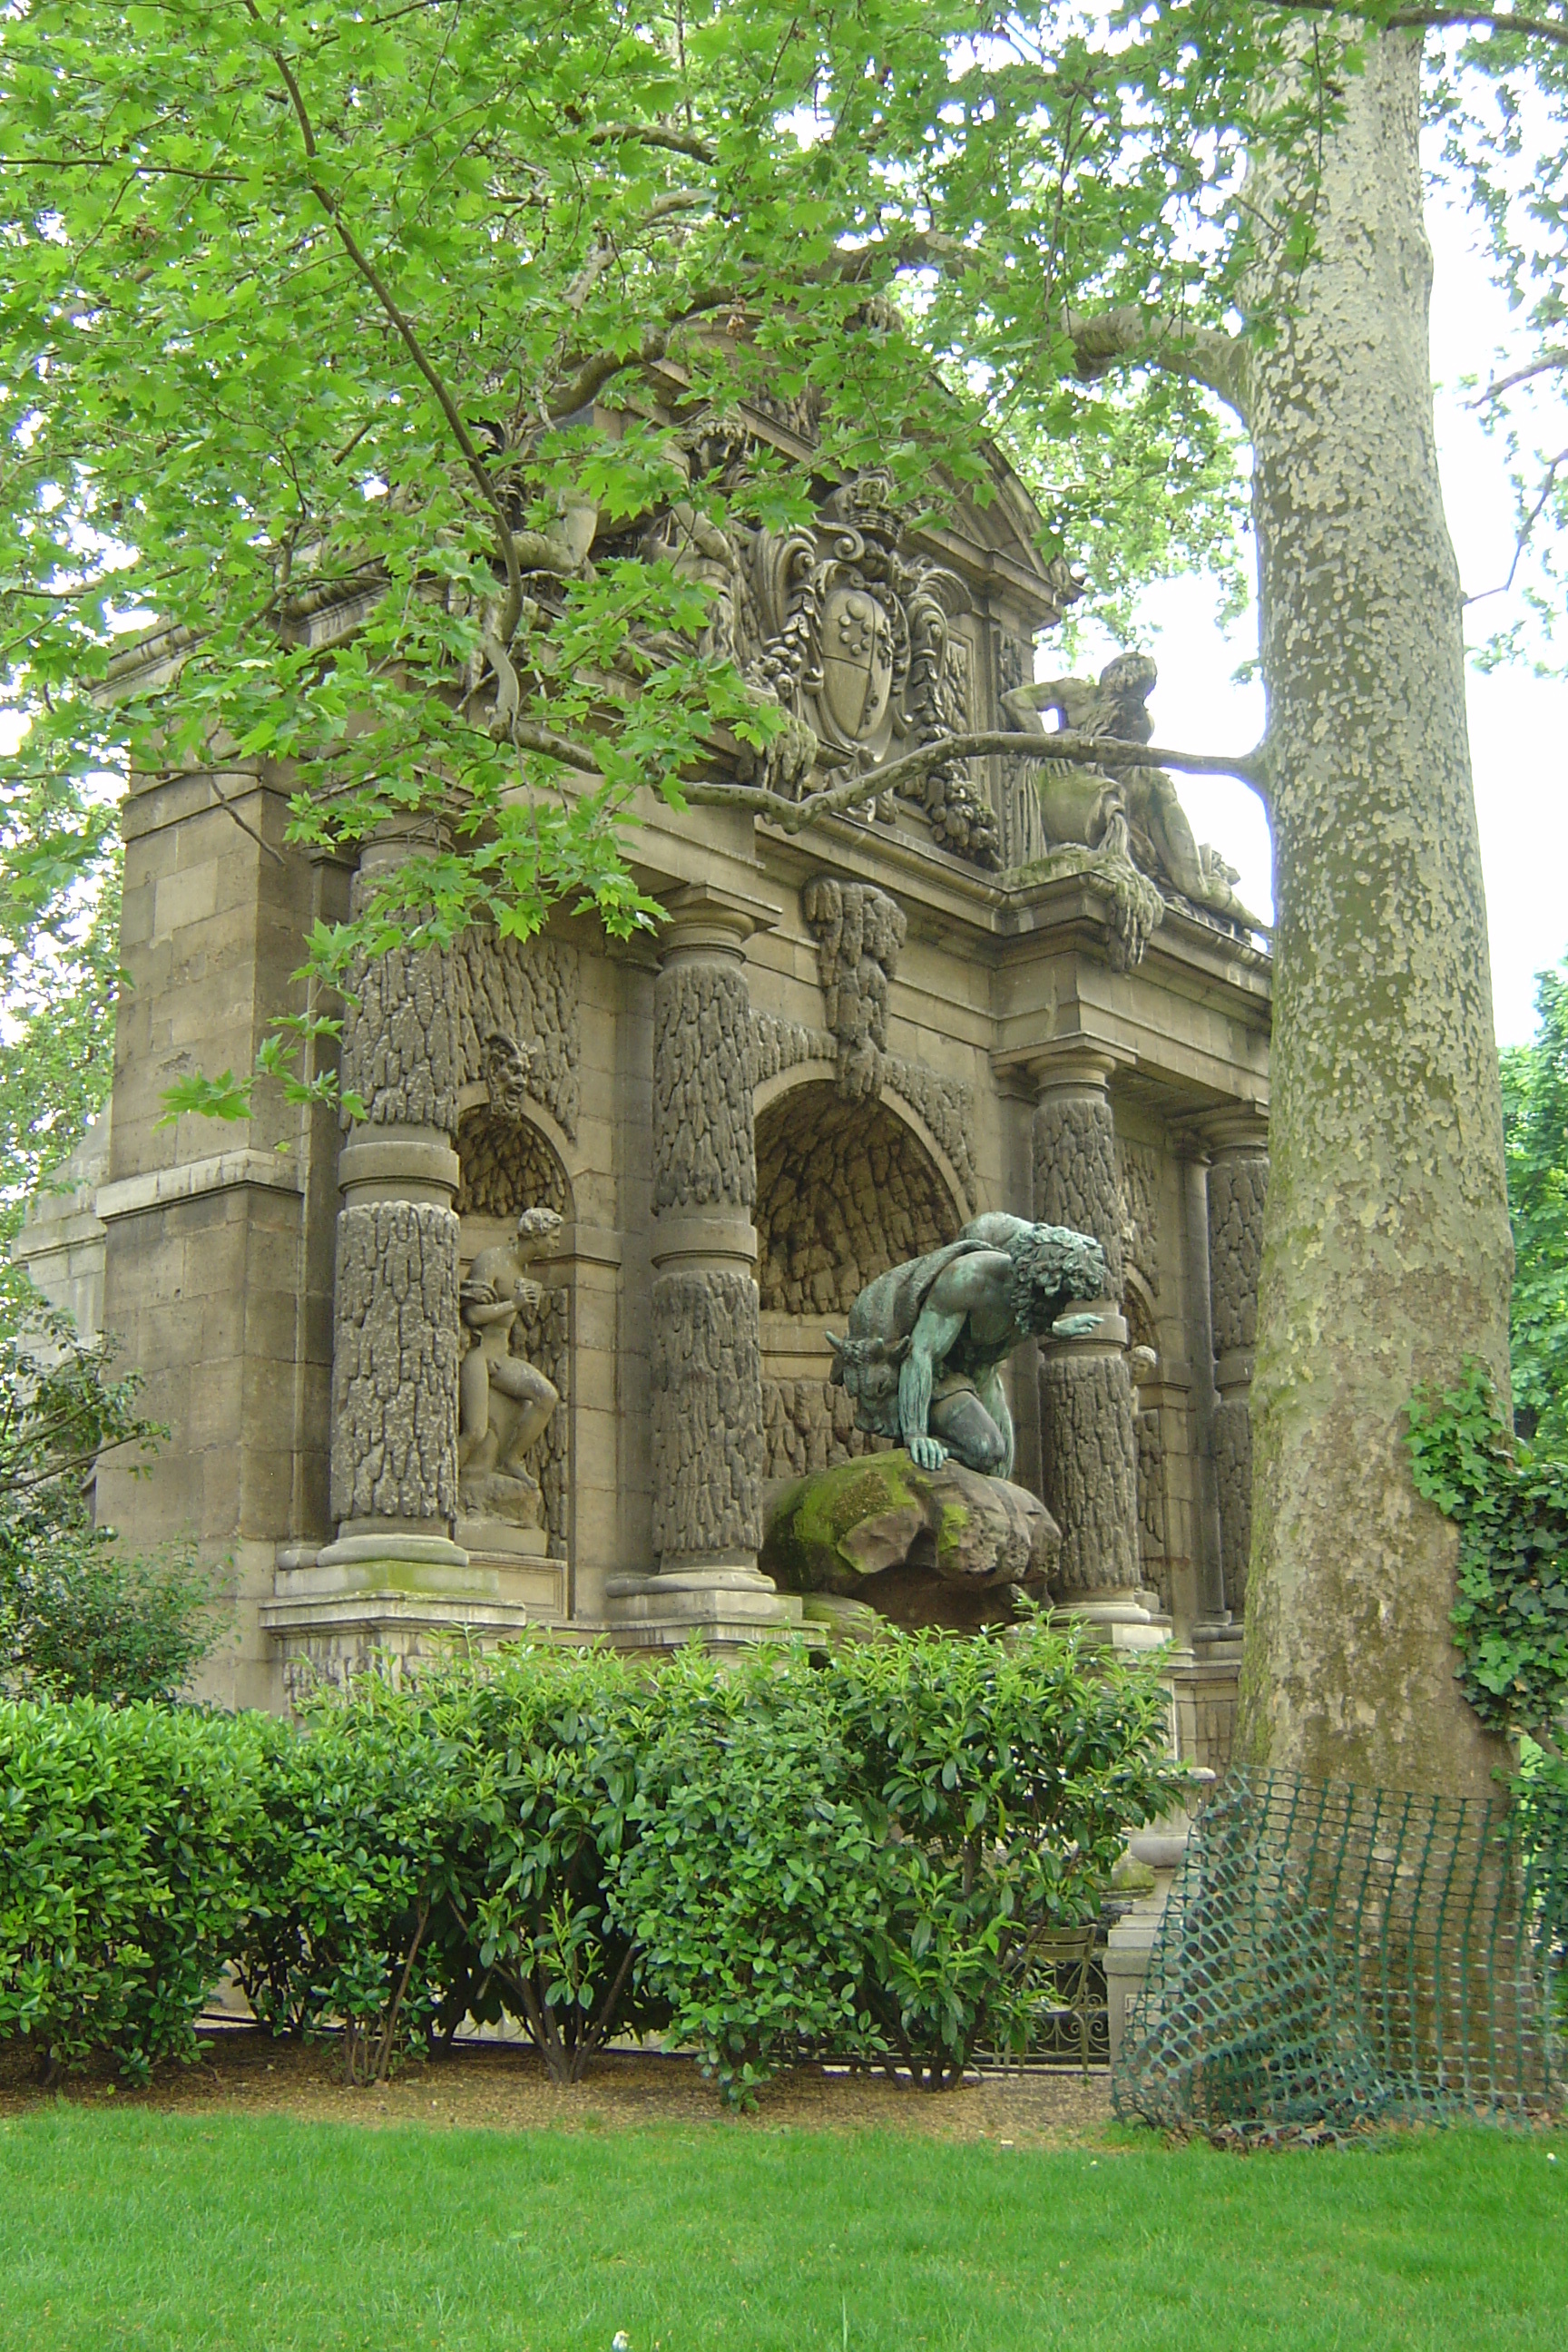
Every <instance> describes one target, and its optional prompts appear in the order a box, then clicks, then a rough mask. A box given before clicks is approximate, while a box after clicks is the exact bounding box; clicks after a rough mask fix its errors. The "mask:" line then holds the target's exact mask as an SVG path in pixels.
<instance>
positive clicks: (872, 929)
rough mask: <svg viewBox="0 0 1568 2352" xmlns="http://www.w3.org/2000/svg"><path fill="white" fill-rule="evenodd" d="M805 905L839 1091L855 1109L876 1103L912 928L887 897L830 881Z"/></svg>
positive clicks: (821, 880)
mask: <svg viewBox="0 0 1568 2352" xmlns="http://www.w3.org/2000/svg"><path fill="white" fill-rule="evenodd" d="M800 905H801V912H802V914H803V915H804V916H805V922H806V927H807V929H809V930H810V932H811V934H812V936H813V938H814V939H815V940H816V973H817V978H818V980H819V981H820V982H821V983H822V992H823V995H824V997H825V998H826V1008H827V1026H828V1028H829V1030H830V1031H831V1032H832V1034H833V1037H834V1039H835V1042H836V1044H837V1061H838V1091H839V1093H840V1094H841V1095H843V1096H844V1097H846V1099H847V1100H848V1101H850V1102H865V1101H868V1100H869V1101H875V1099H876V1097H878V1096H879V1094H880V1093H881V1091H882V1076H883V1071H884V1068H885V1066H886V1061H887V1053H888V996H889V990H890V989H891V987H892V983H893V979H894V975H895V974H896V973H897V971H898V969H899V954H900V950H901V949H902V947H903V944H904V939H905V935H906V933H907V931H908V929H909V924H908V921H907V919H906V918H905V915H904V910H903V908H901V907H900V904H899V902H898V900H897V899H896V898H889V896H888V893H887V892H886V891H885V890H877V889H873V888H872V887H871V886H870V884H869V883H866V882H841V881H839V880H838V878H837V876H835V875H832V874H818V875H816V876H814V877H813V878H812V880H811V881H809V882H808V883H807V884H806V886H805V889H804V890H803V891H802V892H801V894H800Z"/></svg>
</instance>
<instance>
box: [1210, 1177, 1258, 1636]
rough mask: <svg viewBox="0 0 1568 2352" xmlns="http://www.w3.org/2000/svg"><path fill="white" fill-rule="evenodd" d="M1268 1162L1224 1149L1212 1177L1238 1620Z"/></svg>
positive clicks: (1213, 1292) (1225, 1554)
mask: <svg viewBox="0 0 1568 2352" xmlns="http://www.w3.org/2000/svg"><path fill="white" fill-rule="evenodd" d="M1208 1199H1209V1313H1210V1320H1211V1324H1212V1328H1213V1331H1214V1350H1215V1372H1216V1376H1217V1379H1218V1383H1219V1402H1218V1404H1217V1405H1216V1407H1215V1420H1214V1464H1215V1486H1216V1489H1217V1491H1218V1497H1219V1526H1220V1560H1221V1566H1222V1569H1223V1571H1224V1578H1225V1600H1226V1608H1227V1609H1228V1610H1229V1611H1230V1612H1231V1614H1232V1615H1233V1616H1236V1617H1239V1616H1240V1615H1241V1614H1242V1612H1243V1610H1244V1609H1245V1606H1246V1601H1247V1564H1248V1561H1249V1560H1250V1558H1251V1554H1252V1417H1251V1412H1250V1407H1249V1402H1248V1397H1249V1391H1250V1388H1251V1376H1252V1350H1253V1349H1254V1348H1255V1347H1256V1346H1257V1344H1258V1275H1259V1273H1260V1271H1261V1268H1262V1264H1263V1212H1264V1206H1265V1203H1266V1202H1267V1199H1268V1154H1267V1152H1266V1151H1264V1150H1262V1149H1261V1147H1260V1146H1259V1147H1258V1148H1253V1149H1247V1148H1243V1149H1241V1150H1235V1149H1229V1150H1226V1149H1222V1150H1219V1151H1217V1152H1216V1153H1215V1160H1214V1163H1213V1165H1212V1166H1211V1167H1210V1169H1209V1176H1208Z"/></svg>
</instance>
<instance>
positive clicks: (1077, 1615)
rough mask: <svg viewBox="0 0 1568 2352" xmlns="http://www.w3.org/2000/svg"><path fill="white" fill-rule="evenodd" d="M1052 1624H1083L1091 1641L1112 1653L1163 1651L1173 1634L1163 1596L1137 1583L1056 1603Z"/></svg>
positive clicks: (1084, 1593)
mask: <svg viewBox="0 0 1568 2352" xmlns="http://www.w3.org/2000/svg"><path fill="white" fill-rule="evenodd" d="M1051 1622H1052V1623H1053V1624H1057V1625H1061V1626H1063V1627H1064V1628H1065V1627H1067V1626H1068V1625H1081V1626H1082V1627H1083V1629H1084V1632H1085V1633H1086V1634H1087V1636H1088V1638H1089V1640H1090V1641H1091V1642H1097V1643H1104V1644H1105V1645H1106V1647H1107V1648H1109V1649H1112V1650H1159V1649H1163V1647H1164V1645H1165V1643H1167V1642H1168V1641H1169V1640H1170V1638H1171V1631H1172V1627H1171V1620H1170V1618H1169V1617H1167V1616H1166V1615H1165V1614H1164V1612H1163V1610H1162V1609H1161V1606H1160V1596H1159V1594H1158V1593H1157V1592H1149V1591H1145V1590H1144V1589H1143V1587H1142V1585H1136V1584H1123V1585H1115V1586H1102V1587H1101V1588H1100V1590H1099V1591H1091V1592H1075V1593H1073V1594H1072V1595H1071V1596H1070V1597H1069V1598H1068V1599H1067V1600H1065V1601H1058V1602H1057V1603H1056V1604H1055V1606H1054V1607H1053V1609H1052V1611H1051Z"/></svg>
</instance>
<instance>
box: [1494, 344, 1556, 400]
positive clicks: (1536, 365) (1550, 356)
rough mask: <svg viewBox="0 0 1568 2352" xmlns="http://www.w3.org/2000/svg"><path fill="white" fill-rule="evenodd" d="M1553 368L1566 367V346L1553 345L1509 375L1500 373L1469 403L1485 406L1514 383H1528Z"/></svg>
mask: <svg viewBox="0 0 1568 2352" xmlns="http://www.w3.org/2000/svg"><path fill="white" fill-rule="evenodd" d="M1554 368H1568V348H1560V347H1558V346H1556V345H1553V347H1552V349H1551V350H1550V351H1544V352H1542V354H1541V356H1540V358H1539V359H1533V360H1531V362H1530V364H1529V365H1528V367H1521V368H1515V369H1514V372H1513V373H1512V374H1511V375H1500V376H1499V378H1498V380H1497V382H1496V383H1489V384H1488V386H1487V388H1486V390H1485V392H1479V393H1478V394H1476V396H1475V398H1474V400H1472V401H1471V402H1470V406H1471V407H1472V408H1485V406H1486V405H1487V404H1488V402H1489V401H1492V400H1500V399H1501V398H1502V395H1503V394H1504V393H1505V392H1512V390H1513V389H1514V387H1515V385H1516V384H1521V383H1529V382H1530V380H1531V376H1537V375H1549V374H1550V373H1552V370H1553V369H1554Z"/></svg>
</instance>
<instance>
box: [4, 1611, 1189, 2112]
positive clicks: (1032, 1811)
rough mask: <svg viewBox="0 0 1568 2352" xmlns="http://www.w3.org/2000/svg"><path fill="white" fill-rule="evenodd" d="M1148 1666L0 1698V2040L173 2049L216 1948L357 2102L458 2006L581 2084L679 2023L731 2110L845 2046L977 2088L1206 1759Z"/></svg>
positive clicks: (941, 1655)
mask: <svg viewBox="0 0 1568 2352" xmlns="http://www.w3.org/2000/svg"><path fill="white" fill-rule="evenodd" d="M1165 1710H1166V1701H1165V1696H1164V1694H1163V1691H1162V1690H1161V1688H1160V1686H1159V1685H1158V1683H1157V1682H1156V1681H1155V1679H1154V1677H1153V1675H1152V1672H1151V1671H1150V1670H1149V1669H1147V1668H1137V1667H1129V1666H1127V1665H1124V1664H1120V1663H1118V1662H1116V1661H1113V1660H1110V1659H1108V1658H1107V1656H1106V1654H1105V1653H1104V1652H1095V1651H1089V1650H1081V1651H1080V1649H1079V1646H1078V1644H1077V1643H1076V1642H1075V1641H1073V1640H1070V1639H1067V1638H1064V1637H1063V1636H1061V1635H1059V1634H1057V1633H1050V1632H1048V1631H1047V1630H1046V1628H1045V1627H1044V1626H1043V1625H1042V1624H1040V1623H1038V1622H1035V1623H1031V1624H1028V1625H1026V1626H1024V1627H1022V1628H1017V1629H1014V1630H1013V1631H1011V1632H1009V1633H1004V1634H999V1635H979V1636H975V1637H973V1638H971V1639H967V1640H963V1641H955V1640H953V1639H952V1638H951V1637H949V1636H945V1635H942V1634H936V1633H929V1634H917V1635H912V1636H911V1635H902V1636H899V1637H896V1638H894V1639H891V1640H889V1642H887V1643H877V1644H874V1645H870V1646H868V1647H863V1648H855V1649H849V1650H845V1651H842V1652H840V1653H838V1654H837V1655H836V1656H835V1657H834V1658H832V1659H831V1660H830V1661H829V1662H827V1663H826V1664H824V1665H818V1664H813V1663H812V1661H811V1660H810V1659H809V1658H808V1657H807V1655H806V1654H805V1650H804V1649H803V1648H799V1647H796V1648H795V1649H791V1650H784V1651H780V1650H763V1651H758V1652H755V1653H753V1654H751V1655H750V1656H748V1657H746V1658H743V1659H742V1660H741V1661H739V1662H736V1663H732V1664H725V1665H723V1666H721V1665H719V1664H716V1663H715V1662H714V1661H713V1660H712V1659H711V1658H709V1657H707V1656H705V1655H704V1654H702V1653H701V1652H700V1650H695V1649H694V1650H691V1651H689V1652H686V1653H683V1654H681V1655H680V1656H679V1657H678V1658H677V1659H675V1660H674V1661H672V1662H671V1663H669V1664H668V1665H666V1666H664V1667H663V1668H661V1669H660V1670H659V1671H658V1673H657V1674H653V1675H647V1674H646V1673H643V1672H639V1671H638V1670H637V1668H636V1667H633V1666H629V1665H628V1664H626V1661H624V1660H623V1659H621V1658H619V1657H618V1656H616V1654H614V1653H611V1652H606V1651H592V1652H581V1651H576V1650H569V1649H563V1648H554V1647H552V1646H551V1645H549V1644H548V1643H535V1644H531V1645H529V1646H526V1647H524V1648H522V1649H520V1650H518V1651H516V1652H514V1653H512V1654H510V1655H509V1656H508V1657H506V1658H505V1659H503V1660H502V1661H501V1662H500V1663H499V1664H496V1663H494V1662H487V1664H484V1665H482V1666H481V1665H479V1664H452V1665H450V1666H447V1667H443V1668H438V1669H435V1670H431V1671H428V1672H426V1673H425V1674H424V1675H421V1676H420V1678H419V1679H418V1680H417V1681H416V1682H414V1683H412V1684H410V1685H404V1686H402V1687H395V1686H394V1685H391V1684H390V1683H388V1682H386V1681H384V1680H382V1679H380V1678H378V1677H374V1676H367V1677H365V1678H364V1679H363V1680H362V1681H360V1682H359V1683H357V1684H356V1685H354V1686H353V1689H352V1691H350V1692H349V1693H348V1694H347V1695H346V1696H345V1695H343V1694H341V1693H336V1692H324V1693H323V1694H322V1695H321V1697H320V1698H319V1699H318V1700H317V1701H316V1702H315V1703H314V1704H313V1705H312V1706H310V1709H309V1710H308V1712H307V1715H306V1718H305V1720H304V1721H303V1723H302V1724H300V1726H298V1727H295V1726H291V1725H289V1724H285V1723H281V1722H279V1721H277V1720H275V1719H273V1718H270V1717H259V1716H250V1717H217V1716H213V1715H205V1714H200V1713H197V1712H195V1711H191V1710H181V1709H166V1708H160V1707H155V1706H132V1707H130V1708H127V1709H125V1710H123V1711H121V1712H118V1713H117V1712H114V1711H112V1710H110V1709H109V1708H107V1707H104V1706H98V1705H94V1704H92V1703H89V1702H86V1701H81V1702H77V1703H75V1704H73V1705H70V1706H46V1705H36V1706H35V1705H16V1706H9V1707H6V1708H5V1709H4V1710H3V1711H0V2036H4V2035H6V2034H17V2033H25V2034H28V2035H32V2036H34V2037H36V2038H37V2042H38V2044H39V2047H40V2048H41V2049H44V2050H46V2051H47V2053H48V2054H49V2057H50V2060H51V2062H52V2063H58V2064H75V2063H80V2062H81V2061H82V2060H83V2059H85V2058H86V2057H87V2056H88V2055H89V2054H90V2053H92V2052H93V2051H95V2050H101V2051H108V2052H110V2053H114V2054H115V2055H116V2056H118V2057H119V2058H120V2060H121V2063H123V2064H124V2065H125V2066H126V2067H127V2068H128V2069H129V2070H130V2071H132V2073H135V2074H145V2073H146V2070H147V2068H148V2067H149V2066H150V2065H151V2064H152V2063H153V2061H154V2060H155V2059H157V2058H159V2057H162V2056H165V2055H182V2056H188V2055H189V2054H190V2053H191V2051H192V2049H193V2048H194V2036H193V2028H194V2024H195V2018H196V2016H197V2015H198V2014H199V2011H200V2009H201V2005H202V2001H203V2000H204V1999H205V1995H206V1993H207V1991H208V1990H209V1988H210V1987H211V1986H212V1984H213V1983H214V1982H215V1980H216V1978H217V1976H218V1975H219V1974H220V1972H221V1969H222V1967H223V1965H224V1963H225V1962H226V1961H232V1962H233V1964H234V1966H235V1968H236V1969H237V1974H238V1976H239V1979H240V1981H241V1983H242V1984H243V1986H244V1987H245V1990H246V1991H247V1994H248V1996H249V1999H250V2000H251V2002H252V2005H253V2007H254V2008H255V2010H256V2012H257V2014H258V2017H259V2018H260V2019H261V2020H262V2021H263V2022H264V2023H265V2024H267V2025H268V2026H270V2028H271V2029H272V2031H273V2032H278V2033H285V2032H293V2033H305V2032H312V2031H320V2030H322V2029H324V2028H326V2027H328V2026H333V2027H336V2028H339V2029H341V2031H342V2042H343V2053H344V2065H345V2071H346V2073H347V2074H348V2076H349V2079H350V2080H351V2081H356V2082H363V2081H369V2080H373V2079H380V2078H383V2077H384V2075H385V2074H386V2072H387V2070H388V2068H389V2067H390V2066H391V2064H392V2063H394V2061H395V2058H396V2057H397V2055H398V2054H399V2053H400V2052H402V2051H404V2050H405V2049H407V2048H410V2047H423V2046H425V2044H426V2042H427V2041H428V2039H429V2037H430V2036H431V2035H432V2034H433V2033H440V2032H446V2033H447V2035H448V2036H449V2035H450V2034H451V2033H452V2032H455V2030H456V2029H457V2027H458V2024H459V2023H460V2022H461V2021H462V2020H463V2019H464V2018H465V2017H468V2016H472V2017H475V2018H477V2019H479V2020H493V2019H496V2018H499V2017H500V2016H502V2015H503V2014H504V2015H510V2016H511V2017H513V2018H515V2019H516V2020H517V2021H518V2022H519V2023H520V2024H521V2026H522V2028H523V2029H524V2031H525V2032H527V2034H528V2035H529V2037H530V2038H531V2041H532V2042H533V2043H534V2045H535V2046H536V2048H537V2049H538V2050H539V2051H540V2052H541V2053H542V2056H543V2058H544V2061H545V2063H546V2065H547V2066H548V2067H549V2070H550V2072H551V2074H552V2076H553V2077H554V2078H555V2080H557V2081H559V2082H573V2081H575V2080H577V2079H578V2078H579V2077H580V2075H581V2074H582V2072H583V2070H584V2066H585V2064H586V2063H587V2062H588V2060H589V2058H590V2057H591V2056H592V2054H593V2053H594V2052H595V2050H596V2049H598V2048H600V2047H601V2046H602V2045H603V2043H604V2042H605V2041H606V2040H607V2039H608V2038H609V2037H610V2036H611V2035H612V2034H613V2033H615V2032H621V2031H632V2032H645V2031H647V2030H648V2029H649V2028H651V2027H658V2028H662V2029H665V2030H667V2031H668V2033H669V2035H670V2037H671V2039H672V2040H673V2041H674V2042H676V2043H677V2044H679V2045H682V2046H685V2047H688V2048H690V2049H694V2050H695V2051H696V2052H697V2053H699V2055H700V2059H701V2061H702V2063H703V2064H704V2065H705V2066H707V2067H708V2068H709V2069H710V2072H712V2073H713V2074H715V2075H716V2076H717V2078H718V2079H719V2081H720V2083H721V2085H722V2087H723V2089H724V2092H725V2095H726V2096H728V2097H730V2098H731V2099H745V2098H748V2097H749V2096H750V2095H751V2093H752V2089H753V2088H754V2086H755V2085H756V2084H759V2083H761V2082H762V2081H763V2080H765V2079H766V2078H767V2076H768V2075H770V2074H773V2073H774V2072H776V2071H777V2069H778V2068H779V2067H781V2066H784V2065H788V2064H790V2063H795V2061H796V2060H798V2059H800V2058H803V2057H845V2056H848V2057H851V2058H855V2059H858V2060H860V2061H862V2062H863V2063H881V2064H884V2065H886V2066H889V2067H892V2068H900V2067H901V2068H907V2069H908V2070H909V2071H910V2072H911V2073H912V2074H914V2076H915V2078H916V2079H917V2080H918V2081H920V2082H921V2083H922V2084H926V2085H927V2086H928V2087H931V2088H938V2087H942V2086H944V2085H946V2084H952V2083H953V2082H956V2081H957V2080H958V2078H959V2076H960V2074H962V2072H963V2067H964V2065H965V2063H967V2061H968V2059H969V2057H970V2054H971V2053H972V2052H973V2049H974V2048H975V2046H976V2044H977V2043H1005V2042H1007V2041H1008V2040H1009V2039H1010V2038H1012V2037H1013V2035H1014V2034H1015V2032H1016V2031H1017V2029H1018V2028H1019V2025H1020V2021H1021V2020H1022V2019H1023V2018H1024V2017H1025V2016H1026V2012H1027V2009H1028V2005H1029V2000H1030V1997H1031V1972H1032V1968H1033V1952H1034V1941H1033V1939H1034V1938H1035V1937H1036V1936H1037V1932H1038V1931H1039V1930H1040V1929H1041V1928H1049V1927H1059V1926H1062V1925H1064V1924H1070V1923H1072V1922H1075V1921H1078V1920H1081V1919H1083V1918H1086V1917H1088V1916H1091V1915H1092V1913H1093V1912H1094V1910H1095V1908H1096V1907H1097V1906H1098V1903H1099V1900H1100V1895H1101V1893H1102V1891H1103V1889H1104V1887H1105V1885H1106V1883H1107V1881H1108V1879H1109V1876H1110V1870H1111V1867H1112V1866H1113V1864H1114V1863H1115V1861H1116V1859H1117V1856H1118V1855H1119V1853H1121V1845H1122V1841H1123V1837H1124V1835H1125V1832H1126V1831H1127V1830H1128V1829H1129V1828H1131V1826H1133V1825H1134V1824H1136V1823H1138V1822H1144V1821H1147V1820H1149V1819H1151V1818H1152V1817H1153V1816H1155V1815H1157V1814H1159V1813H1160V1812H1162V1811H1165V1810H1166V1809H1167V1808H1168V1807H1169V1806H1170V1805H1171V1804H1172V1803H1173V1801H1175V1800H1176V1799H1177V1798H1178V1797H1179V1795H1180V1794H1181V1792H1182V1790H1183V1789H1184V1785H1185V1776H1184V1774H1183V1773H1182V1771H1181V1770H1180V1769H1179V1768H1177V1767H1176V1766H1174V1765H1173V1764H1172V1763H1171V1762H1170V1761H1169V1759H1167V1758H1166V1757H1165V1756H1164V1753H1163V1748H1164V1739H1165Z"/></svg>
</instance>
